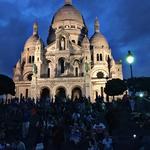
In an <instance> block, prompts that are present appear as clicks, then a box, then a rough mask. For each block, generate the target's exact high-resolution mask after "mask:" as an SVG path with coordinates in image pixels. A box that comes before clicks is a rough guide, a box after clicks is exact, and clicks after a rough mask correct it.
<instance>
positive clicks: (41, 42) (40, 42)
mask: <svg viewBox="0 0 150 150" xmlns="http://www.w3.org/2000/svg"><path fill="white" fill-rule="evenodd" d="M36 44H38V45H41V46H44V42H43V40H42V39H41V38H39V39H38V40H37V43H36Z"/></svg>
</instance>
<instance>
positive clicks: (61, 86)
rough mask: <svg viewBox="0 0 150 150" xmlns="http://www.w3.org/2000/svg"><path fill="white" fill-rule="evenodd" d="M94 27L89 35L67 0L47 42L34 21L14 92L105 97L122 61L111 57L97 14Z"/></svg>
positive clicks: (55, 19)
mask: <svg viewBox="0 0 150 150" xmlns="http://www.w3.org/2000/svg"><path fill="white" fill-rule="evenodd" d="M94 27H95V33H94V34H93V36H92V37H91V38H90V39H89V38H88V29H87V27H86V25H85V22H84V19H83V17H82V16H81V14H80V13H79V11H78V10H77V9H76V8H74V6H73V5H72V2H71V1H70V0H66V1H65V4H64V6H62V7H61V8H60V9H59V10H58V11H57V12H56V14H55V15H54V17H53V19H52V23H51V25H50V28H49V35H48V38H47V45H46V46H45V45H44V43H43V41H42V40H41V39H40V38H39V35H38V24H37V23H34V25H33V34H32V36H31V37H30V38H29V39H28V40H27V41H26V43H25V46H24V50H23V52H22V54H21V58H20V60H19V61H18V62H17V64H16V66H15V68H14V81H15V84H16V96H17V97H31V98H37V97H40V96H44V95H47V96H48V95H49V96H50V97H54V96H55V95H58V94H62V95H63V94H64V95H66V96H69V97H72V98H75V97H76V96H77V97H78V96H81V95H82V96H87V97H88V96H90V97H91V99H92V100H94V99H95V98H96V95H101V96H104V97H105V96H106V95H105V94H104V87H105V83H106V82H107V80H108V79H112V78H120V79H122V78H123V75H122V64H121V63H120V62H119V63H117V62H115V60H114V59H113V56H112V54H111V49H110V47H109V44H108V42H107V40H106V39H105V37H104V36H103V35H102V33H101V32H100V25H99V21H98V19H97V18H96V20H95V25H94Z"/></svg>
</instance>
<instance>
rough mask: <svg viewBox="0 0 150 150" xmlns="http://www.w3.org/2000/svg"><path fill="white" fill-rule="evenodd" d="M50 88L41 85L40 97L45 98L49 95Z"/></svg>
mask: <svg viewBox="0 0 150 150" xmlns="http://www.w3.org/2000/svg"><path fill="white" fill-rule="evenodd" d="M50 94H51V93H50V88H49V87H46V86H45V87H42V88H41V92H40V97H41V98H47V97H50Z"/></svg>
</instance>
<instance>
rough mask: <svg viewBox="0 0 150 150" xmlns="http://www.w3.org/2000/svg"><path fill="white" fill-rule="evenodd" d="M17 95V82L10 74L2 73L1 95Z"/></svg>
mask: <svg viewBox="0 0 150 150" xmlns="http://www.w3.org/2000/svg"><path fill="white" fill-rule="evenodd" d="M4 94H6V95H7V94H11V95H15V83H14V81H13V80H12V79H11V78H9V77H8V76H5V75H2V74H0V95H4Z"/></svg>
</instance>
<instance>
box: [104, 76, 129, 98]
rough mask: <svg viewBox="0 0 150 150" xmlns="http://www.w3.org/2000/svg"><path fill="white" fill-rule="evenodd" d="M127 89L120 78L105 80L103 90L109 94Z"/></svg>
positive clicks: (121, 92)
mask: <svg viewBox="0 0 150 150" xmlns="http://www.w3.org/2000/svg"><path fill="white" fill-rule="evenodd" d="M126 90H127V86H126V83H125V82H124V81H123V80H121V79H112V80H109V81H107V83H106V86H105V89H104V92H105V93H106V94H107V95H109V96H113V97H114V96H117V95H122V94H123V93H124V91H126Z"/></svg>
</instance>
